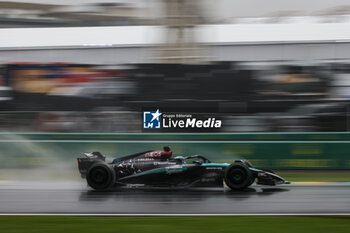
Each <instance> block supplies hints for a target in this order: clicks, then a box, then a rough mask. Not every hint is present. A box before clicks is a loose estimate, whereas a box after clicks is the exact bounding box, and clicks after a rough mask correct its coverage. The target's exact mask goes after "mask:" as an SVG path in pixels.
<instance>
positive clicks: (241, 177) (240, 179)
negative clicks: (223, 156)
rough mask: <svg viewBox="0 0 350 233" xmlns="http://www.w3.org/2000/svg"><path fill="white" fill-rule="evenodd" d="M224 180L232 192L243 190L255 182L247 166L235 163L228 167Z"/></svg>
mask: <svg viewBox="0 0 350 233" xmlns="http://www.w3.org/2000/svg"><path fill="white" fill-rule="evenodd" d="M224 180H225V183H226V185H227V186H228V187H230V188H231V189H232V190H242V189H244V188H247V187H248V186H250V185H251V184H252V183H253V182H254V176H253V174H252V172H251V171H250V170H249V168H248V167H247V166H246V165H245V164H243V163H237V162H235V163H233V164H231V165H230V166H229V167H227V169H226V171H225V176H224Z"/></svg>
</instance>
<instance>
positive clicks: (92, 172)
mask: <svg viewBox="0 0 350 233" xmlns="http://www.w3.org/2000/svg"><path fill="white" fill-rule="evenodd" d="M115 180H116V174H115V171H114V169H113V168H112V167H111V166H110V165H108V164H107V163H105V162H98V163H95V164H93V165H92V166H91V167H90V168H89V169H88V171H87V173H86V181H87V183H88V184H89V186H90V187H91V188H93V189H96V190H108V189H110V188H112V187H113V185H114V184H115Z"/></svg>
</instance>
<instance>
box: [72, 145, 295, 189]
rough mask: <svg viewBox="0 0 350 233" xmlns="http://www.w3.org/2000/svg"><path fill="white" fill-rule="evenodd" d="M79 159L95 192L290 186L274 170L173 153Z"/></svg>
mask: <svg viewBox="0 0 350 233" xmlns="http://www.w3.org/2000/svg"><path fill="white" fill-rule="evenodd" d="M84 155H85V156H86V157H85V158H78V159H77V162H78V167H79V171H80V174H81V177H82V178H86V180H87V183H88V185H89V186H90V187H92V188H93V189H95V190H108V189H111V188H112V187H114V186H119V187H120V186H127V187H138V186H151V187H169V188H171V187H182V188H186V187H194V186H195V187H218V186H221V187H222V186H223V185H224V183H225V184H226V185H227V186H228V187H229V188H231V189H233V190H241V189H245V188H247V187H248V186H250V185H252V184H253V182H254V181H255V180H257V184H260V185H277V184H288V183H289V182H288V181H286V180H284V179H283V178H282V177H280V176H278V175H276V174H274V173H273V172H272V171H270V170H264V169H257V168H254V167H253V166H252V164H251V163H250V162H248V161H246V160H236V161H234V163H232V164H228V163H212V162H211V161H210V160H208V159H207V158H205V157H203V156H201V155H191V156H188V157H183V156H177V157H174V158H172V157H171V155H172V151H171V150H170V148H169V147H164V150H163V151H145V152H141V153H137V154H132V155H128V156H124V157H121V158H117V159H114V160H113V161H112V162H111V163H106V157H105V156H104V155H102V154H101V153H100V152H90V153H84Z"/></svg>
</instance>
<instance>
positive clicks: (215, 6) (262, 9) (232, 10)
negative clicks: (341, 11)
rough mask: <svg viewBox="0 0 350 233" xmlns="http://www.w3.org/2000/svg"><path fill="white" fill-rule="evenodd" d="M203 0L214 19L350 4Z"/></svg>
mask: <svg viewBox="0 0 350 233" xmlns="http://www.w3.org/2000/svg"><path fill="white" fill-rule="evenodd" d="M7 1H12V2H36V3H52V4H72V3H74V4H81V3H93V2H125V3H127V2H129V3H131V4H134V5H135V6H138V7H147V8H151V9H149V10H150V11H151V12H154V13H158V11H159V9H156V8H157V5H158V3H159V2H161V1H162V0H117V1H116V0H74V1H72V0H59V1H57V0H7ZM199 1H203V4H202V5H203V8H204V10H205V14H206V15H209V16H212V17H214V18H216V19H225V18H230V17H249V16H264V15H268V14H270V13H273V12H277V11H298V12H300V13H301V14H304V15H310V14H315V13H317V12H319V11H323V10H327V9H329V8H333V7H337V6H343V5H350V2H349V0H292V1H289V0H288V1H287V0H214V1H213V0H199Z"/></svg>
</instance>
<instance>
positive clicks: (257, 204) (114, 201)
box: [0, 182, 350, 214]
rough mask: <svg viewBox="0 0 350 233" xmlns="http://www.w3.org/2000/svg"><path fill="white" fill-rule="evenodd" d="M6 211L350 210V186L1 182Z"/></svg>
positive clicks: (0, 201) (1, 202) (0, 197)
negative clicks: (126, 186) (115, 186)
mask: <svg viewBox="0 0 350 233" xmlns="http://www.w3.org/2000/svg"><path fill="white" fill-rule="evenodd" d="M0 213H56V214H66V213H67V214H311V213H319V214H335V213H337V214H340V213H344V214H349V213H350V185H349V184H348V183H345V184H320V185H318V184H313V185H284V186H278V187H262V186H252V188H249V189H247V190H245V191H239V192H232V191H230V190H228V189H224V190H223V189H216V188H215V189H190V190H142V189H136V190H115V191H113V192H96V191H92V190H90V189H89V188H87V187H86V185H85V184H84V183H83V182H69V183H67V182H65V183H62V182H59V183H57V182H56V183H54V184H52V183H42V182H9V183H0Z"/></svg>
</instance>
